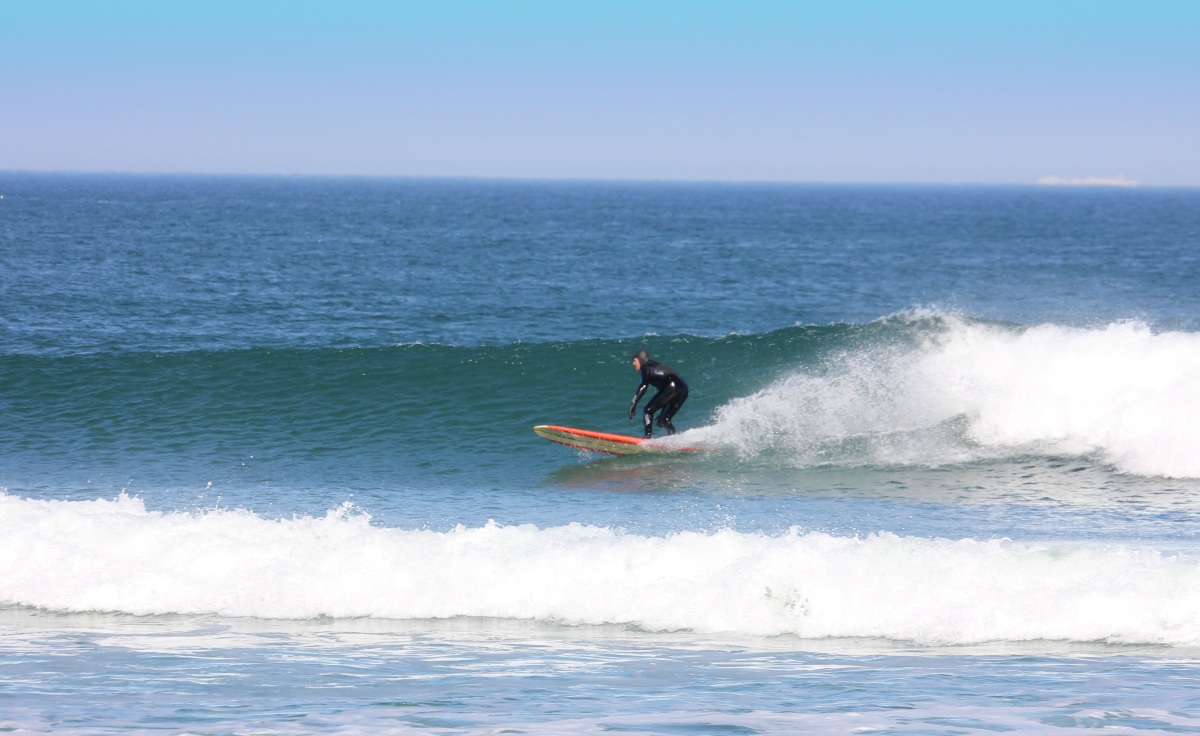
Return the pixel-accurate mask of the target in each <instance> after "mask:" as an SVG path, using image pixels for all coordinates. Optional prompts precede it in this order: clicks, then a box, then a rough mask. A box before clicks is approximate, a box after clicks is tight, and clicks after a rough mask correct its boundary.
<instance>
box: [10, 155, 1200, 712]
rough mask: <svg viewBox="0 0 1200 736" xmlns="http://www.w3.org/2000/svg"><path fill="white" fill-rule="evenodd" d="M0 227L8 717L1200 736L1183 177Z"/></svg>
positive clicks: (325, 182)
mask: <svg viewBox="0 0 1200 736" xmlns="http://www.w3.org/2000/svg"><path fill="white" fill-rule="evenodd" d="M0 194H3V195H4V196H3V199H0V729H17V730H18V731H21V730H27V731H33V732H41V731H54V732H62V733H104V732H116V731H125V730H129V729H133V728H137V729H147V728H148V729H153V730H156V731H163V732H168V733H206V734H207V733H230V734H232V733H239V734H240V733H314V732H330V733H365V732H371V733H389V732H390V733H436V734H442V733H480V734H482V733H504V732H520V733H547V734H551V733H552V734H560V733H601V732H611V731H621V732H629V733H647V734H748V733H794V732H815V733H831V734H833V733H849V732H859V733H922V734H931V733H936V734H943V733H944V734H950V733H955V734H959V733H994V732H997V731H1008V730H1013V731H1024V732H1033V733H1075V732H1079V733H1083V732H1085V731H1084V729H1087V731H1086V732H1088V733H1091V732H1093V729H1095V728H1106V729H1108V731H1109V732H1113V733H1133V732H1142V731H1153V732H1163V731H1166V732H1192V731H1196V730H1200V704H1198V703H1197V699H1196V697H1195V695H1194V693H1195V692H1197V685H1200V682H1198V681H1197V680H1198V678H1197V672H1198V668H1197V661H1198V660H1197V649H1196V647H1197V646H1200V536H1198V533H1200V502H1198V501H1197V499H1198V498H1200V460H1198V458H1200V452H1197V449H1198V448H1200V420H1198V419H1197V417H1200V381H1197V377H1198V376H1200V331H1198V330H1200V321H1198V315H1200V289H1197V286H1198V285H1200V262H1198V260H1197V259H1198V256H1197V253H1200V194H1197V192H1195V191H1193V190H1169V189H1162V190H1155V189H1122V190H1121V191H1104V190H1100V191H1097V190H1088V191H1078V190H1072V189H1068V188H1054V189H1038V188H988V187H831V186H783V185H772V186H765V185H761V186H760V185H736V186H734V185H715V184H714V185H702V184H688V185H674V184H619V183H608V184H603V183H528V182H486V181H429V180H367V179H303V178H275V179H272V178H250V177H244V178H219V177H201V178H196V177H132V176H130V177H127V176H66V175H25V174H0ZM641 348H645V349H647V350H649V351H650V353H651V354H652V355H653V356H654V357H655V358H656V359H659V360H662V361H663V362H666V363H668V364H669V365H671V366H673V367H675V368H676V369H678V370H679V371H680V372H681V373H682V374H683V375H684V376H685V377H686V378H687V380H688V383H689V385H690V387H691V395H690V398H689V399H688V402H687V404H686V405H685V406H684V408H683V409H682V410H681V412H680V413H679V415H678V416H677V418H676V425H677V426H679V427H680V429H681V430H683V434H682V435H681V436H680V437H678V438H675V439H671V440H664V441H663V442H662V444H663V445H664V446H667V447H670V446H671V445H672V444H673V443H674V444H686V445H692V446H702V447H705V448H707V450H706V451H704V452H699V453H670V452H666V453H663V454H657V455H646V456H637V457H624V458H603V457H599V456H596V455H591V454H588V453H586V452H582V451H576V450H572V449H569V448H566V447H562V446H559V445H554V444H551V443H548V442H545V441H544V440H542V439H540V438H538V437H537V436H535V435H534V434H533V433H532V431H531V428H532V426H533V425H535V424H542V423H553V424H564V425H570V426H581V427H586V428H590V429H596V430H601V431H607V432H619V433H633V432H635V431H636V430H637V428H638V425H635V424H634V423H631V422H629V421H628V420H627V419H626V411H627V409H628V405H629V400H630V398H631V397H632V395H633V392H634V389H635V388H636V385H637V375H636V374H635V373H634V371H633V370H632V368H631V367H630V365H629V362H628V361H629V358H630V356H631V355H632V353H633V352H634V351H635V350H638V349H641Z"/></svg>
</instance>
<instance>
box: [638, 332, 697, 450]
mask: <svg viewBox="0 0 1200 736" xmlns="http://www.w3.org/2000/svg"><path fill="white" fill-rule="evenodd" d="M633 368H634V370H638V371H641V372H642V385H640V386H638V390H637V393H636V394H634V396H633V403H632V404H630V405H629V418H630V419H633V413H634V412H635V411H637V405H638V402H639V401H641V400H642V395H643V394H645V393H646V387H647V386H653V387H654V388H656V389H658V393H657V394H655V395H654V398H653V399H650V401H649V403H647V404H646V408H645V410H643V411H642V423H643V424H645V425H646V439H650V435H651V434H652V430H651V428H650V427H651V424H653V423H654V412H656V411H658V410H659V409H662V414H659V415H658V426H660V427H663V428H665V429H666V430H667V434H668V435H672V434H675V425H674V424H671V417H673V416H675V412H677V411H679V407H681V406H683V402H685V401H687V397H688V387H687V383H685V382H684V380H683V376H681V375H679V374H678V373H676V372H675V369H674V368H671V367H669V366H665V365H663V364H662V363H655V362H654V361H653V360H650V353H647V352H646V351H645V350H639V351H637V353H635V354H634V356H633Z"/></svg>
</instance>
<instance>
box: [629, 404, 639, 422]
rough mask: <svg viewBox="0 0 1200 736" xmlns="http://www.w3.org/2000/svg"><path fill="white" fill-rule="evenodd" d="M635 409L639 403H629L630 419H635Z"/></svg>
mask: <svg viewBox="0 0 1200 736" xmlns="http://www.w3.org/2000/svg"><path fill="white" fill-rule="evenodd" d="M635 409H637V404H630V405H629V418H630V419H633V412H634V410H635Z"/></svg>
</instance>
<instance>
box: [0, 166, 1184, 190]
mask: <svg viewBox="0 0 1200 736" xmlns="http://www.w3.org/2000/svg"><path fill="white" fill-rule="evenodd" d="M7 174H33V175H39V174H40V175H62V176H129V177H137V176H145V177H154V176H161V177H197V178H202V177H211V178H222V177H226V178H247V179H250V178H261V179H380V180H382V179H409V180H442V181H493V182H530V183H533V182H560V183H606V184H746V185H753V184H769V185H798V186H944V187H956V186H962V187H986V186H995V187H1030V188H1037V189H1194V188H1197V187H1200V184H1150V183H1146V182H1141V181H1132V180H1129V179H1125V178H1124V175H1123V174H1122V175H1119V176H1116V177H1097V176H1088V177H1073V178H1070V179H1065V178H1059V177H1057V176H1054V175H1050V176H1042V177H1039V178H1037V179H1035V180H1033V181H994V182H988V181H957V182H955V181H905V180H834V179H826V180H820V179H808V180H803V179H672V178H666V177H664V178H652V177H640V178H639V177H582V176H486V175H474V174H361V173H355V174H329V173H295V172H293V173H278V172H245V171H242V172H238V171H225V172H212V171H122V170H116V169H100V170H88V169H0V175H7Z"/></svg>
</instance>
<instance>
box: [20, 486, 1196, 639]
mask: <svg viewBox="0 0 1200 736" xmlns="http://www.w3.org/2000/svg"><path fill="white" fill-rule="evenodd" d="M0 538H3V540H4V541H3V543H0V570H2V572H0V600H4V601H8V602H12V603H20V604H23V605H29V606H37V607H40V608H48V609H52V610H61V611H75V612H84V611H116V612H124V613H132V614H137V615H149V614H166V613H190V614H205V613H214V614H219V615H223V616H253V617H260V618H300V619H302V618H315V617H320V616H331V617H360V616H372V617H381V618H399V619H407V618H417V619H424V618H449V617H455V616H476V617H491V618H514V619H524V618H528V619H537V620H542V621H552V622H560V623H566V624H609V623H612V624H629V625H633V626H636V627H637V628H639V629H644V630H649V631H674V630H681V629H686V630H691V631H696V632H704V633H716V632H728V633H739V634H751V635H758V636H775V635H780V634H793V635H796V636H801V637H810V638H822V637H878V638H885V639H893V640H902V641H911V642H914V643H919V644H925V645H947V644H971V643H979V642H986V641H993V640H1008V641H1022V640H1030V639H1062V640H1067V641H1080V642H1089V641H1103V642H1110V643H1133V644H1174V645H1186V644H1194V643H1198V642H1200V558H1198V557H1196V556H1193V555H1186V554H1166V555H1164V554H1161V553H1159V552H1157V551H1155V550H1153V549H1128V548H1125V547H1123V546H1110V547H1095V546H1083V545H1070V544H1047V543H1043V544H1014V543H1011V542H1009V541H1007V540H984V541H978V540H973V539H961V540H944V539H922V538H912V537H899V536H896V535H893V534H887V533H884V534H878V535H870V536H867V537H865V538H857V537H833V536H830V535H827V534H822V533H808V534H802V533H800V532H799V531H798V530H796V529H792V530H791V531H789V533H787V534H783V535H779V536H768V535H764V534H741V533H738V532H734V531H730V530H723V531H718V532H716V533H712V534H703V533H697V532H681V533H677V534H672V535H669V536H666V537H645V536H638V535H631V534H624V533H621V532H620V531H619V530H613V529H609V528H597V527H590V526H583V525H580V524H570V525H567V526H562V527H553V528H548V529H539V528H537V527H535V526H533V525H522V526H516V527H504V526H500V525H497V524H494V523H491V524H487V525H486V526H483V527H480V528H472V529H468V528H464V527H462V526H459V527H458V528H456V529H454V530H452V531H449V532H434V531H421V530H403V529H388V528H378V527H373V526H371V525H370V518H369V516H367V515H365V514H355V513H353V512H352V511H351V510H350V509H347V508H342V509H337V510H333V511H330V512H329V513H328V514H326V515H325V516H324V517H322V518H310V517H303V518H295V519H289V520H274V521H272V520H265V519H262V518H260V517H258V516H256V515H255V514H253V513H251V512H248V511H239V510H212V511H208V512H205V513H200V514H187V513H166V514H164V513H162V512H149V511H147V510H146V508H145V506H144V504H143V503H142V502H141V501H140V500H139V499H136V498H131V497H128V496H121V497H119V498H117V499H115V500H113V501H104V500H97V501H33V500H27V499H20V498H15V497H12V496H11V495H7V494H6V495H3V496H0Z"/></svg>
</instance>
